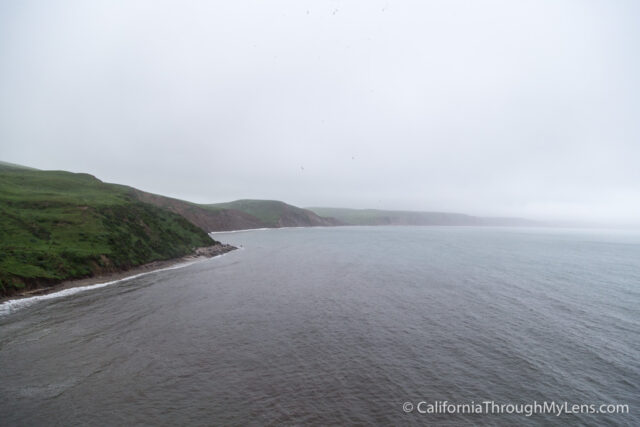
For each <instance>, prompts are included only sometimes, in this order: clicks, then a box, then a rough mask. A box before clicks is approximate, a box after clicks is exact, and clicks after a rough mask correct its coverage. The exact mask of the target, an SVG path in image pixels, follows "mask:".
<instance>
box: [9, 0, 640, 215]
mask: <svg viewBox="0 0 640 427" xmlns="http://www.w3.org/2000/svg"><path fill="white" fill-rule="evenodd" d="M639 12H640V7H639V6H638V3H637V2H633V1H628V2H627V1H605V0H602V1H587V0H585V1H570V0H565V1H539V0H536V1H518V2H514V1H508V0H505V1H445V0H442V1H390V0H389V1H371V0H367V1H364V0H363V1H300V0H295V1H293V0H291V1H268V2H265V1H237V0H234V1H224V2H223V1H220V2H214V1H201V2H200V1H174V2H161V1H120V2H118V1H102V2H101V1H90V2H88V1H77V2H66V1H48V2H42V1H33V2H31V1H24V0H19V1H7V0H5V1H3V2H2V3H0V61H1V66H0V160H4V161H9V162H14V163H19V164H24V165H28V166H32V167H36V168H41V169H63V170H70V171H77V172H88V173H91V174H93V175H96V176H97V177H99V178H100V179H102V180H105V181H108V182H117V183H123V184H128V185H132V186H134V187H137V188H140V189H143V190H147V191H151V192H154V193H159V194H164V195H169V196H173V197H178V198H182V199H187V200H191V201H195V202H219V201H228V200H233V199H239V198H263V199H278V200H284V201H287V202H289V203H292V204H295V205H298V206H332V207H352V208H385V209H409V210H437V211H450V212H463V213H469V214H476V215H500V216H521V217H527V218H532V219H541V220H567V221H574V220H575V221H586V222H600V223H607V224H628V223H638V221H639V220H640V167H639V166H638V164H639V163H640V120H639V117H638V112H639V111H640V90H639V89H640V84H639V79H638V76H639V75H640V67H639V61H640V60H639V55H638V52H640V34H639V29H638V28H640V27H639V26H638V18H639V16H640V15H639Z"/></svg>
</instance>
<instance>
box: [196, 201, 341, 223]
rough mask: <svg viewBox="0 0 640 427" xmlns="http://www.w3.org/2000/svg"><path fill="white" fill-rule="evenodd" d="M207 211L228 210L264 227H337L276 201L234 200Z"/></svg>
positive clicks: (326, 219) (327, 221) (210, 206)
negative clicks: (247, 217) (241, 214)
mask: <svg viewBox="0 0 640 427" xmlns="http://www.w3.org/2000/svg"><path fill="white" fill-rule="evenodd" d="M205 206H206V207H208V208H209V209H215V210H219V209H230V210H235V211H240V212H244V213H245V214H248V215H251V216H252V217H254V218H257V219H258V220H259V221H260V222H262V223H263V224H264V227H296V226H301V227H304V226H327V225H339V223H338V221H335V220H334V219H333V218H324V217H321V216H319V215H317V214H316V213H314V212H311V211H309V210H307V209H302V208H298V207H296V206H292V205H288V204H286V203H284V202H280V201H277V200H236V201H233V202H228V203H217V204H212V205H205Z"/></svg>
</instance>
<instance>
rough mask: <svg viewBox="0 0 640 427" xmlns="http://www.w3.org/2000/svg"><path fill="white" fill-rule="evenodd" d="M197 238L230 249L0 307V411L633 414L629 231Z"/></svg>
mask: <svg viewBox="0 0 640 427" xmlns="http://www.w3.org/2000/svg"><path fill="white" fill-rule="evenodd" d="M214 237H215V238H216V239H217V240H220V241H222V242H224V243H230V244H233V245H236V246H238V247H239V248H240V249H239V250H236V251H233V252H231V253H228V254H226V255H224V256H222V257H218V258H213V259H208V260H204V261H200V262H196V263H193V264H189V265H185V266H180V267H181V268H173V269H166V270H163V271H158V272H155V273H151V274H146V275H143V276H139V277H135V278H132V279H130V280H123V281H117V282H115V283H111V284H109V285H107V286H103V287H99V288H94V289H89V290H83V291H72V292H67V294H66V295H62V296H56V295H54V296H48V297H47V298H45V299H33V300H21V301H18V302H9V303H4V304H3V305H1V306H0V424H1V425H65V426H68V425H132V424H147V425H445V426H446V425H451V426H465V425H495V426H510V425H522V426H538V425H586V426H600V425H623V426H637V425H640V234H639V233H637V232H628V231H622V230H618V231H615V230H578V229H575V230H569V229H545V228H537V229H536V228H490V227H486V228H483V227H335V228H292V229H274V230H258V231H247V232H236V233H220V234H216V235H215V236H214ZM445 402H446V403H445ZM625 405H626V408H627V410H625ZM558 411H563V412H562V413H560V414H559V415H558V413H557V412H558ZM549 412H554V413H549ZM567 412H570V413H567ZM589 412H591V413H589ZM594 412H599V413H594ZM603 412H614V413H603Z"/></svg>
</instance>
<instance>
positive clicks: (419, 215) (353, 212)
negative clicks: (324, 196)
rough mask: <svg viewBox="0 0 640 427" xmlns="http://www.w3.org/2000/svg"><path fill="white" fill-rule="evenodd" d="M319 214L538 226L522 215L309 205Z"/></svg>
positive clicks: (365, 221) (371, 221)
mask: <svg viewBox="0 0 640 427" xmlns="http://www.w3.org/2000/svg"><path fill="white" fill-rule="evenodd" d="M308 209H309V210H311V211H313V212H315V213H316V214H318V215H323V216H331V217H333V218H335V219H336V220H338V221H340V222H342V223H343V224H346V225H484V226H537V225H541V224H540V223H538V222H536V221H530V220H527V219H522V218H483V217H476V216H471V215H464V214H458V213H448V212H414V211H393V210H378V209H345V208H308Z"/></svg>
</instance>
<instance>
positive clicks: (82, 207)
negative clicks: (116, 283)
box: [0, 163, 217, 295]
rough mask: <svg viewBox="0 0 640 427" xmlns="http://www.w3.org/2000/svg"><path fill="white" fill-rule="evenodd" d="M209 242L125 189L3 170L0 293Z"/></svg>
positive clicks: (82, 177)
mask: <svg viewBox="0 0 640 427" xmlns="http://www.w3.org/2000/svg"><path fill="white" fill-rule="evenodd" d="M215 243H217V242H215V241H214V240H213V239H211V238H210V237H209V236H208V235H207V233H205V232H204V231H202V230H201V229H200V228H198V227H197V226H195V225H193V224H192V223H191V222H189V221H187V220H186V219H185V218H183V217H181V216H180V215H177V214H175V213H173V212H170V211H168V210H166V209H162V208H159V207H157V206H153V205H151V204H149V203H144V202H143V201H141V200H140V199H139V198H138V197H136V195H135V194H134V193H133V192H132V191H131V189H130V188H129V187H125V186H120V185H115V184H107V183H104V182H102V181H100V180H98V179H97V178H95V177H93V176H91V175H88V174H82V173H70V172H64V171H40V170H34V169H29V168H22V167H18V166H16V165H11V164H6V163H3V164H0V294H3V295H9V294H11V293H14V292H15V291H16V290H18V289H23V288H25V287H26V288H31V287H36V286H39V285H46V284H53V283H57V282H60V281H63V280H68V279H74V278H81V277H88V276H92V275H94V274H97V273H101V272H110V271H119V270H124V269H128V268H131V267H134V266H138V265H141V264H144V263H148V262H151V261H156V260H163V259H169V258H175V257H180V256H183V255H186V254H190V253H192V252H193V250H194V248H196V247H202V246H210V245H213V244H215Z"/></svg>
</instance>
